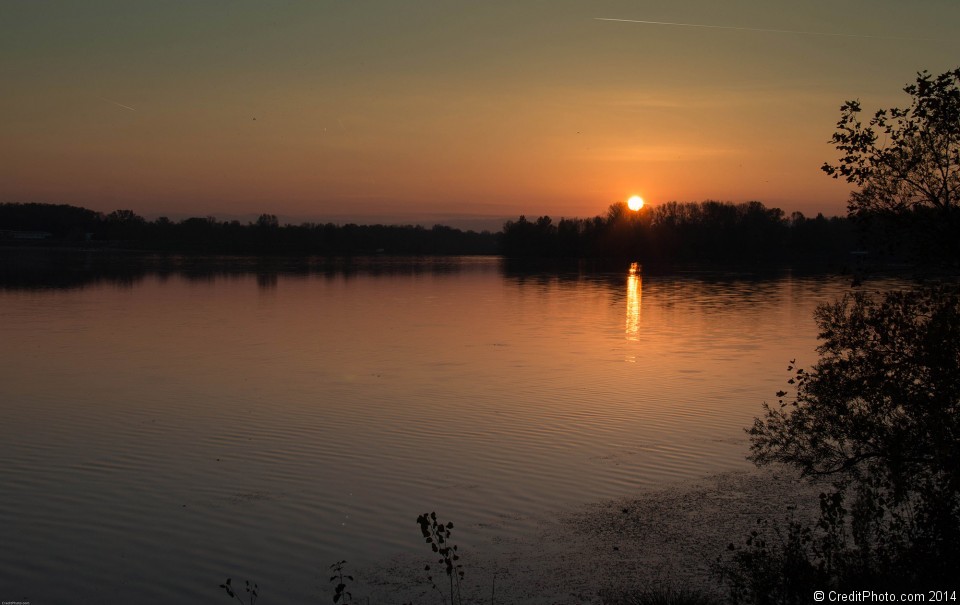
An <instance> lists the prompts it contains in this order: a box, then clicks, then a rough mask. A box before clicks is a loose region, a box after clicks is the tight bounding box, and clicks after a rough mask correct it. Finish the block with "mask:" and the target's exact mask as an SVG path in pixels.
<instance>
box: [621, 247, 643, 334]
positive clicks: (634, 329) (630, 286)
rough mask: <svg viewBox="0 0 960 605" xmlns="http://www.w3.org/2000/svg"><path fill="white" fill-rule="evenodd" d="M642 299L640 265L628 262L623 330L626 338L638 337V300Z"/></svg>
mask: <svg viewBox="0 0 960 605" xmlns="http://www.w3.org/2000/svg"><path fill="white" fill-rule="evenodd" d="M642 299H643V276H642V275H641V274H640V265H639V264H637V263H631V264H630V270H629V271H628V272H627V320H626V326H625V328H624V332H625V333H626V338H627V340H639V339H640V302H641V300H642Z"/></svg>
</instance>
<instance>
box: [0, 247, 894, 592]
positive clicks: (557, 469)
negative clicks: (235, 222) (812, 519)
mask: <svg viewBox="0 0 960 605" xmlns="http://www.w3.org/2000/svg"><path fill="white" fill-rule="evenodd" d="M48 269H49V268H48ZM276 269H277V268H276V267H274V268H272V269H271V270H270V271H263V270H256V271H250V272H247V271H245V270H243V268H241V269H231V270H222V271H212V272H210V271H195V270H192V269H191V268H190V267H189V266H186V267H184V266H178V267H177V268H174V269H170V268H169V267H167V268H160V269H159V270H158V271H146V272H144V271H141V270H122V271H116V272H114V273H111V274H110V275H108V276H107V277H100V278H97V279H90V278H89V277H86V276H88V275H89V274H90V267H89V262H87V261H84V263H80V264H79V265H77V266H74V267H72V269H71V270H70V271H69V272H63V274H59V273H58V274H57V275H54V274H52V273H51V272H50V271H46V272H45V271H43V270H40V269H37V270H34V269H30V270H27V271H25V272H19V273H18V272H16V271H15V272H12V273H11V272H10V271H7V273H5V274H4V282H3V283H0V318H2V323H0V331H2V332H0V333H2V338H0V343H2V344H0V413H2V418H3V422H2V424H0V460H2V461H3V462H2V467H0V543H2V544H3V548H2V549H0V599H2V600H16V599H23V600H30V601H31V603H33V604H34V605H45V604H47V603H81V602H96V603H104V602H107V603H133V602H136V603H148V604H149V603H182V602H197V601H203V602H218V601H220V602H224V603H226V602H228V600H227V597H226V596H225V595H223V594H222V593H220V592H219V589H218V588H217V585H218V584H219V583H220V582H222V581H223V579H224V578H226V577H227V576H232V577H234V578H235V579H236V578H248V577H249V578H255V579H256V580H257V581H258V582H259V583H260V585H261V586H262V587H267V588H268V590H267V591H266V592H267V594H268V595H269V599H268V598H267V597H266V596H265V597H264V599H265V601H264V602H267V601H269V602H270V603H282V602H288V603H292V602H308V601H310V600H314V601H315V600H317V599H319V598H320V595H323V599H327V598H329V595H330V591H329V590H328V589H327V577H326V574H325V573H323V571H325V568H326V567H327V566H328V565H329V564H330V563H332V562H334V561H336V560H338V559H348V560H349V561H351V563H356V564H376V563H377V562H385V561H387V560H389V558H390V557H391V556H392V555H394V554H396V553H398V552H401V551H413V552H416V551H417V550H418V549H422V547H423V545H422V541H421V540H420V538H419V532H418V529H417V527H416V523H415V519H416V516H417V515H418V514H419V513H421V512H425V511H429V510H436V511H438V513H439V514H440V515H441V517H443V518H449V519H452V520H454V521H455V522H456V523H457V530H456V531H457V538H458V542H459V543H460V544H462V545H469V544H471V543H473V544H483V542H484V541H485V540H489V539H490V538H491V537H492V536H493V535H494V534H496V533H497V532H498V531H500V532H502V531H507V530H509V531H524V530H526V529H529V528H530V527H532V526H533V525H534V524H535V521H536V519H537V518H540V517H543V516H546V515H550V514H551V513H554V512H557V511H562V510H564V509H570V508H572V507H575V506H577V505H579V504H583V503H587V502H591V501H595V500H599V499H602V498H607V497H612V496H618V495H627V494H634V493H637V492H639V491H642V490H647V489H651V488H656V487H658V486H662V485H665V484H669V483H671V482H676V481H678V480H683V479H691V478H698V477H703V476H706V475H709V474H713V473H717V472H720V471H727V470H735V469H744V468H747V467H748V464H747V463H746V462H745V461H744V455H745V453H746V451H747V442H746V439H745V435H744V433H743V430H742V429H743V427H744V426H746V425H748V424H749V423H750V421H751V419H752V418H753V416H754V415H756V414H757V413H758V412H759V406H760V404H761V402H762V401H764V400H765V399H766V400H772V399H773V393H774V392H775V391H776V390H778V389H779V388H780V387H781V386H782V385H783V383H784V380H785V379H786V378H787V373H786V372H785V368H786V365H787V362H788V361H789V360H790V359H792V358H797V359H798V361H799V362H801V363H806V364H808V365H809V363H810V362H812V361H813V359H814V358H815V353H814V347H815V346H816V327H815V325H814V323H813V321H812V318H811V314H812V311H813V309H814V307H815V306H816V305H817V304H818V303H820V302H823V301H829V300H831V299H834V298H836V297H838V296H839V295H841V294H842V293H843V292H845V291H846V290H847V289H848V280H847V279H843V278H814V277H798V276H791V275H790V274H788V273H785V274H780V275H778V276H774V277H770V278H766V279H757V278H755V277H751V276H749V275H741V274H735V273H709V274H706V273H705V274H698V273H683V274H673V275H648V274H643V273H642V272H638V273H636V274H631V273H630V271H629V270H628V269H627V267H623V268H622V269H619V270H617V271H615V272H611V273H582V272H581V273H570V274H562V275H557V274H555V273H553V274H539V275H538V274H525V273H519V272H512V271H509V270H506V269H504V268H503V267H502V266H501V263H500V262H499V261H498V260H496V259H452V260H445V261H429V262H428V261H424V262H422V263H411V262H409V261H399V262H398V261H380V262H373V261H368V262H366V263H361V264H359V265H351V266H348V267H323V268H316V269H308V270H300V271H293V272H286V271H284V270H283V269H284V268H283V267H280V268H279V269H280V270H279V272H277V271H276ZM38 275H40V276H41V277H37V276H38ZM25 276H26V277H25ZM874 285H876V284H874ZM53 286H55V287H53ZM879 287H882V284H880V285H879ZM424 552H426V551H424Z"/></svg>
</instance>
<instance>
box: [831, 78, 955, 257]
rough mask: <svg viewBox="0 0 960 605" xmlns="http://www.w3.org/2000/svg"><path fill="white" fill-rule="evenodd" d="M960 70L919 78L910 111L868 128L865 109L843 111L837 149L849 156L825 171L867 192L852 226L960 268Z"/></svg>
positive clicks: (883, 115)
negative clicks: (862, 225) (867, 227)
mask: <svg viewBox="0 0 960 605" xmlns="http://www.w3.org/2000/svg"><path fill="white" fill-rule="evenodd" d="M958 85H960V68H958V69H954V70H952V71H948V72H946V73H944V74H941V75H939V76H936V77H934V76H932V75H930V74H929V73H928V72H926V71H924V72H920V73H919V74H917V81H916V83H915V84H911V85H909V86H907V87H906V88H904V91H905V92H906V93H907V94H909V95H910V96H911V97H912V99H911V104H910V106H909V107H906V108H896V107H895V108H892V109H889V110H888V109H881V110H879V111H877V112H876V113H875V114H874V115H873V117H872V118H870V120H869V122H868V123H867V124H866V125H864V124H863V123H862V122H861V121H860V117H859V116H860V112H861V111H862V110H861V106H860V101H847V102H846V103H844V104H843V105H842V106H841V108H840V111H841V117H840V121H839V122H837V131H836V132H835V133H834V134H833V137H832V142H833V144H834V146H835V147H836V149H837V151H839V152H840V153H841V154H842V155H841V157H840V160H839V162H838V163H837V164H830V163H829V162H827V163H824V165H823V167H822V170H823V171H824V172H826V173H827V174H829V175H830V176H832V177H833V178H835V179H844V180H846V181H847V182H850V183H853V184H855V185H857V186H858V187H860V189H859V190H858V191H856V192H854V193H853V194H852V195H851V196H850V201H849V204H848V210H849V213H850V216H851V217H852V218H858V219H861V220H862V221H865V222H868V223H871V222H872V223H879V227H878V226H877V225H876V224H873V225H872V227H873V229H874V232H875V233H876V234H879V235H880V236H882V237H889V238H892V239H894V240H896V241H898V242H902V243H905V244H908V247H909V248H911V249H912V251H913V252H914V253H918V254H920V255H922V257H923V259H924V260H945V261H947V262H950V263H956V262H957V261H958V260H960V238H958V237H957V232H958V226H960V219H958V217H957V208H956V206H957V203H958V201H960V86H958Z"/></svg>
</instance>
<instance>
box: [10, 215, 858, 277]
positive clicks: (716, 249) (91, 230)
mask: <svg viewBox="0 0 960 605" xmlns="http://www.w3.org/2000/svg"><path fill="white" fill-rule="evenodd" d="M27 233H30V234H32V235H33V236H35V238H33V239H31V241H32V242H33V243H34V244H35V245H44V244H45V243H46V244H59V245H68V246H71V245H86V246H90V247H113V248H123V249H132V250H146V251H155V252H185V253H202V254H241V255H242V254H252V255H256V254H283V255H326V256H338V255H347V256H349V255H364V254H377V253H383V254H396V255H467V254H497V253H500V254H503V255H504V256H507V257H510V258H598V259H629V260H631V261H641V262H663V263H672V262H694V261H696V262H704V261H709V262H737V261H751V262H753V261H756V260H758V259H763V260H767V261H774V262H804V261H810V262H815V263H822V262H825V261H836V260H838V259H842V260H844V261H845V260H847V259H848V257H849V254H850V252H851V251H852V250H854V249H856V248H857V243H856V231H855V229H854V226H853V224H852V222H851V221H850V220H848V219H845V218H836V217H834V218H825V217H824V216H823V215H817V216H816V217H815V218H807V217H805V216H804V215H803V214H801V213H799V212H794V213H793V214H791V215H790V216H789V217H788V216H786V214H785V213H784V212H783V211H782V210H780V209H779V208H767V207H766V206H764V205H763V204H762V203H760V202H747V203H743V204H732V203H727V202H716V201H705V202H698V203H678V202H668V203H666V204H661V205H658V206H655V207H646V208H643V209H642V210H641V211H639V212H634V211H631V210H629V209H628V208H627V207H626V205H625V204H614V205H612V206H610V208H609V210H608V212H607V215H606V216H596V217H594V218H588V219H583V218H570V219H567V218H563V219H560V221H559V222H557V223H555V222H553V220H552V219H551V218H550V217H549V216H541V217H539V218H537V219H536V220H533V221H531V220H528V219H527V218H526V217H523V216H521V217H520V218H519V219H518V220H516V221H512V220H511V221H507V222H506V224H505V225H504V227H503V231H502V232H501V233H490V232H488V231H484V232H481V233H477V232H475V231H461V230H460V229H455V228H452V227H447V226H443V225H434V226H433V227H431V228H425V227H422V226H419V225H418V226H413V225H401V226H398V225H357V224H353V223H349V224H345V225H337V224H333V223H302V224H299V225H291V224H288V225H281V224H280V222H279V220H278V219H277V217H276V216H274V215H272V214H262V215H260V217H259V218H258V219H257V220H256V221H253V222H249V223H246V224H244V223H241V222H240V221H236V220H234V221H218V220H217V219H216V218H214V217H212V216H208V217H194V218H187V219H184V220H181V221H172V220H170V219H168V218H166V217H160V218H158V219H156V220H154V221H148V220H147V219H145V218H143V217H142V216H139V215H137V214H136V213H135V212H133V211H131V210H115V211H113V212H110V213H109V214H103V213H98V212H95V211H93V210H89V209H86V208H79V207H76V206H70V205H66V204H60V205H54V204H36V203H27V204H19V203H8V204H0V243H3V242H7V243H10V241H11V240H13V239H16V238H17V237H18V236H25V234H27ZM41 235H42V237H43V238H46V239H45V241H37V239H36V238H39V237H40V236H41Z"/></svg>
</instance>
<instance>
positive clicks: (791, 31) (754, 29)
mask: <svg viewBox="0 0 960 605" xmlns="http://www.w3.org/2000/svg"><path fill="white" fill-rule="evenodd" d="M594 19H595V20H597V21H620V22H623V23H643V24H646V25H673V26H676V27H703V28H708V29H735V30H739V31H748V32H770V33H775V34H799V35H803V36H837V37H842V38H874V39H877V40H914V41H918V40H924V41H930V40H932V39H933V38H905V37H899V36H871V35H869V34H840V33H834V32H811V31H801V30H795V29H767V28H762V27H737V26H735V25H705V24H703V23H673V22H670V21H642V20H640V19H612V18H608V17H594Z"/></svg>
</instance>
